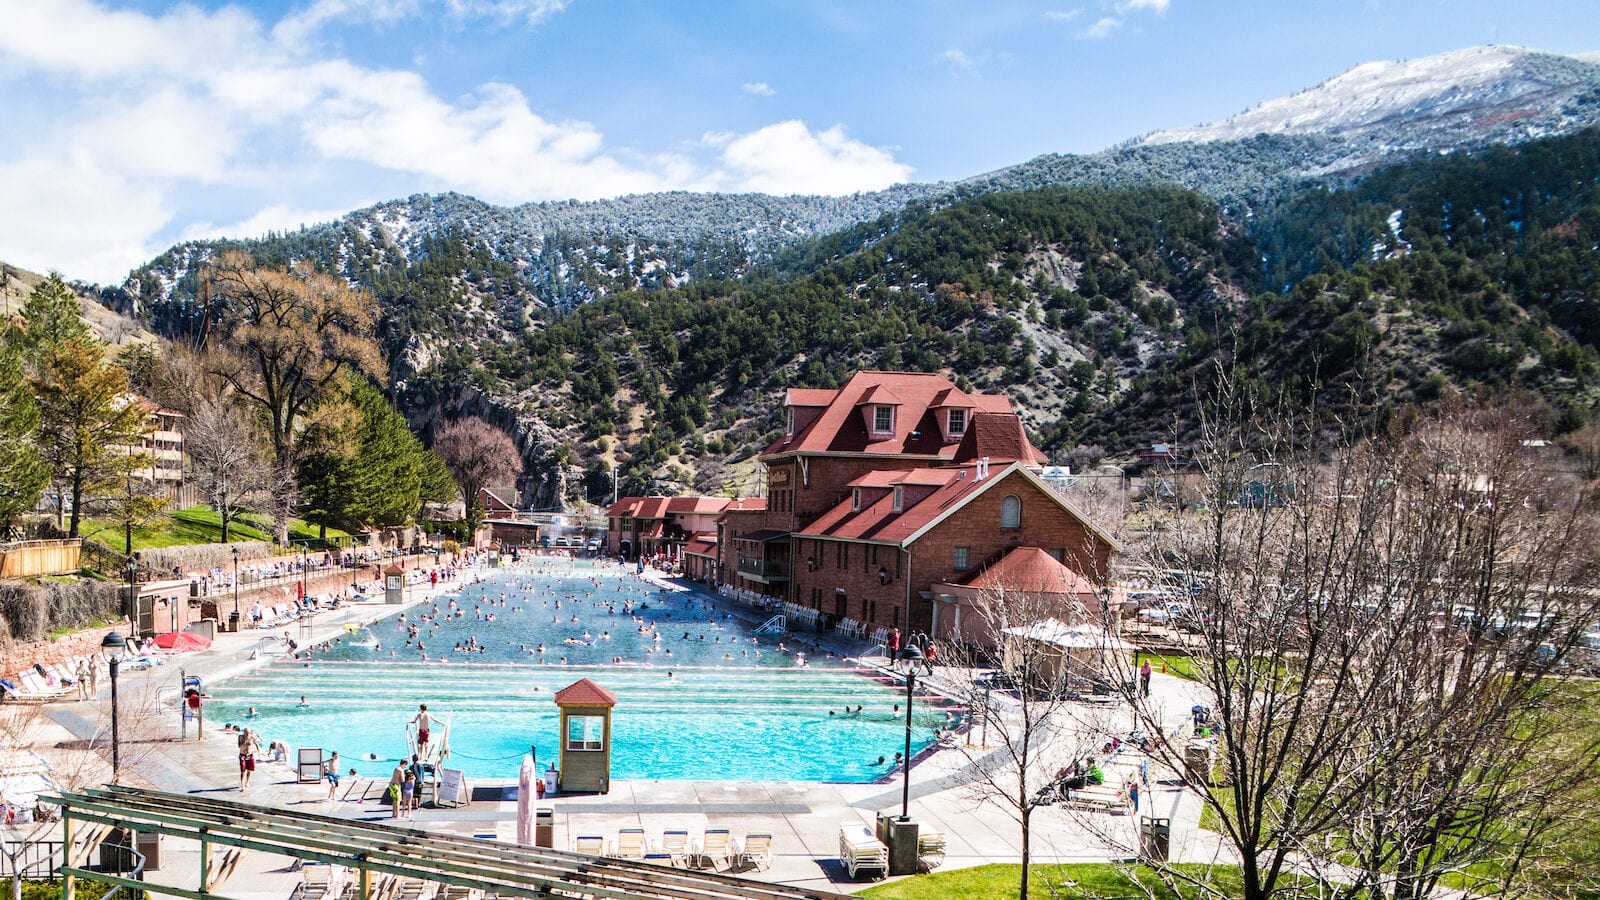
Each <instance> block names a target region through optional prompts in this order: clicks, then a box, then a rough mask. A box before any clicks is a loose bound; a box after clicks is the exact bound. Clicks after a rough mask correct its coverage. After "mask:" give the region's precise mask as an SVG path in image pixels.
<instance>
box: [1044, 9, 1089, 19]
mask: <svg viewBox="0 0 1600 900" xmlns="http://www.w3.org/2000/svg"><path fill="white" fill-rule="evenodd" d="M1081 15H1083V7H1081V6H1080V7H1078V8H1076V9H1047V10H1045V13H1044V17H1045V18H1046V19H1050V20H1052V21H1055V22H1071V21H1072V20H1073V19H1076V18H1077V17H1079V16H1081Z"/></svg>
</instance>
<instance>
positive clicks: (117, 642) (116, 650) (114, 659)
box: [100, 631, 128, 784]
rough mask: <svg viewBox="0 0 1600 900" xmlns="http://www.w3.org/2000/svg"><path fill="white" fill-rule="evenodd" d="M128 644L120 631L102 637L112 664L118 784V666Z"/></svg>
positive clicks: (113, 736)
mask: <svg viewBox="0 0 1600 900" xmlns="http://www.w3.org/2000/svg"><path fill="white" fill-rule="evenodd" d="M127 646H128V642H127V640H126V639H124V638H123V637H122V633H121V632H118V631H108V632H106V636H105V637H103V638H101V639H100V649H101V650H103V651H105V652H106V655H107V656H108V657H110V663H109V665H110V666H111V783H112V784H116V783H117V775H118V774H119V773H120V771H121V767H122V758H121V748H120V747H119V745H118V742H117V668H118V666H119V665H120V664H121V662H122V651H123V649H124V648H126V647H127Z"/></svg>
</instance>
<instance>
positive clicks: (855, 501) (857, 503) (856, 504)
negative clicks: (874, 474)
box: [850, 488, 861, 512]
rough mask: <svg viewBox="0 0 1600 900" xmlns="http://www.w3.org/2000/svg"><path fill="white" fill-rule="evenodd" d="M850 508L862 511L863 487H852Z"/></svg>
mask: <svg viewBox="0 0 1600 900" xmlns="http://www.w3.org/2000/svg"><path fill="white" fill-rule="evenodd" d="M850 509H851V510H853V511H855V512H860V511H861V488H851V489H850Z"/></svg>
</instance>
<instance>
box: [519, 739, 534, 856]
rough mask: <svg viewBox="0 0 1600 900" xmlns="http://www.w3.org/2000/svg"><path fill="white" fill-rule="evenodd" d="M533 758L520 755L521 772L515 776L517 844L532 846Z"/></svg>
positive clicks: (528, 755)
mask: <svg viewBox="0 0 1600 900" xmlns="http://www.w3.org/2000/svg"><path fill="white" fill-rule="evenodd" d="M533 765H534V764H533V756H532V755H530V754H527V753H524V754H522V772H521V773H520V774H518V775H517V843H518V844H520V845H522V846H524V847H532V846H533V779H534V772H533Z"/></svg>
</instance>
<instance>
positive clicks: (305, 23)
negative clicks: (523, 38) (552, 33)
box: [272, 0, 568, 43]
mask: <svg viewBox="0 0 1600 900" xmlns="http://www.w3.org/2000/svg"><path fill="white" fill-rule="evenodd" d="M435 3H436V4H437V5H439V6H442V7H443V8H444V12H445V13H446V14H447V15H449V16H450V17H451V18H453V19H456V20H458V21H464V20H468V19H491V20H494V21H497V22H500V23H502V24H509V23H512V22H517V21H521V22H525V23H527V24H529V25H534V24H537V23H539V22H541V21H543V20H545V19H548V18H549V17H551V16H553V15H555V14H556V13H559V12H561V11H562V10H564V9H566V8H567V3H568V0H433V2H432V3H430V2H429V0H312V2H311V3H310V4H308V5H307V6H306V7H304V8H303V9H300V10H297V11H295V12H291V13H289V14H288V15H286V16H284V17H283V18H282V19H281V20H279V22H278V24H277V25H276V26H275V27H274V28H273V30H272V33H273V36H274V37H276V38H277V39H278V40H279V41H282V42H285V43H300V42H303V41H306V40H309V39H310V38H311V37H312V36H313V35H314V34H315V33H316V32H317V31H318V30H319V29H320V28H322V26H323V25H326V24H328V23H330V22H380V23H381V22H393V21H397V20H399V19H405V18H409V17H411V16H417V15H422V14H424V13H425V12H426V10H427V9H428V7H429V6H431V5H434V4H435Z"/></svg>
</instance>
